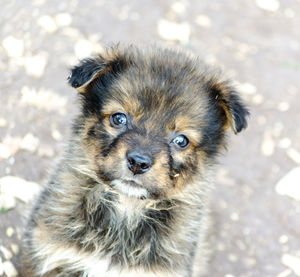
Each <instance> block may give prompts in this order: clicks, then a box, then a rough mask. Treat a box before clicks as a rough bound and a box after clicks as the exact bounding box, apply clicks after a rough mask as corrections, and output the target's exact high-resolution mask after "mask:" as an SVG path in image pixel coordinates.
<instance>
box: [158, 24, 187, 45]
mask: <svg viewBox="0 0 300 277" xmlns="http://www.w3.org/2000/svg"><path fill="white" fill-rule="evenodd" d="M158 34H159V35H160V37H161V38H163V39H165V40H169V41H179V42H181V43H187V42H188V41H189V39H190V34H191V27H190V25H189V23H188V22H181V23H177V22H173V21H168V20H166V19H161V20H160V21H159V22H158Z"/></svg>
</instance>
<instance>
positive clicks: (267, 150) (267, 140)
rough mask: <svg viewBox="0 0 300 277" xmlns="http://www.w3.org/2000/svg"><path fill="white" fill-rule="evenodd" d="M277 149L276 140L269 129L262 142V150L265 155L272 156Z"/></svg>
mask: <svg viewBox="0 0 300 277" xmlns="http://www.w3.org/2000/svg"><path fill="white" fill-rule="evenodd" d="M274 150H275V142H274V140H273V138H272V135H271V133H270V132H269V131H266V132H265V133H264V136H263V139H262V143H261V152H262V154H263V155H264V156H267V157H269V156H272V155H273V153H274Z"/></svg>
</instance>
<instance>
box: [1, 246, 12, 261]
mask: <svg viewBox="0 0 300 277" xmlns="http://www.w3.org/2000/svg"><path fill="white" fill-rule="evenodd" d="M0 251H1V252H2V253H3V255H4V258H5V259H6V260H10V259H11V258H12V257H13V254H12V253H11V252H10V251H9V250H8V249H6V248H5V247H4V246H3V245H1V246H0Z"/></svg>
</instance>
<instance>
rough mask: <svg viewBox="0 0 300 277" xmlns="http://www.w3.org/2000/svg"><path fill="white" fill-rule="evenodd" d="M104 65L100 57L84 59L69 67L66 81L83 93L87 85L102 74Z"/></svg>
mask: <svg viewBox="0 0 300 277" xmlns="http://www.w3.org/2000/svg"><path fill="white" fill-rule="evenodd" d="M106 66H107V64H106V62H105V61H104V59H101V57H97V58H88V59H84V60H82V61H81V62H80V63H79V65H77V66H75V67H73V68H72V69H71V74H70V76H69V77H68V83H69V84H70V85H71V86H72V87H73V88H76V89H77V91H78V92H79V93H85V92H86V87H87V85H88V84H89V83H91V82H92V81H93V80H94V79H96V78H97V77H99V76H100V75H101V74H103V73H104V71H105V68H106Z"/></svg>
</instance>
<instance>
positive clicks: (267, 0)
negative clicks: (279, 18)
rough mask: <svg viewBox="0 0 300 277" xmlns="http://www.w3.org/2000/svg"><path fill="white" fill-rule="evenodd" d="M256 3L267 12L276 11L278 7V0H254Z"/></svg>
mask: <svg viewBox="0 0 300 277" xmlns="http://www.w3.org/2000/svg"><path fill="white" fill-rule="evenodd" d="M256 5H257V6H258V7H259V8H261V9H263V10H265V11H268V12H276V11H278V9H279V7H280V2H279V1H278V0H256Z"/></svg>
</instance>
